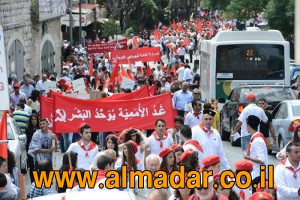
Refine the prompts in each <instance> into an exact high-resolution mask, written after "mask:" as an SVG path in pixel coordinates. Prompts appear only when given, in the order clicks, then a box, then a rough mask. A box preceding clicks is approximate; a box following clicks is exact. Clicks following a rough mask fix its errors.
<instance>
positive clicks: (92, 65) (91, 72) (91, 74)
mask: <svg viewBox="0 0 300 200" xmlns="http://www.w3.org/2000/svg"><path fill="white" fill-rule="evenodd" d="M93 72H94V57H93V55H91V58H90V68H89V75H90V76H93Z"/></svg>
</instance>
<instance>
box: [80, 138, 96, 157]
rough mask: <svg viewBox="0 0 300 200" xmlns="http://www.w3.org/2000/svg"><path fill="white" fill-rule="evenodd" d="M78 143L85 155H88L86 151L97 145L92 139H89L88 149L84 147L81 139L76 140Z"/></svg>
mask: <svg viewBox="0 0 300 200" xmlns="http://www.w3.org/2000/svg"><path fill="white" fill-rule="evenodd" d="M78 145H79V146H80V147H81V148H82V149H83V150H84V151H85V157H89V154H88V152H89V151H90V150H92V149H94V148H96V147H97V145H96V144H95V143H94V142H93V141H90V147H89V149H86V148H85V146H84V144H83V142H82V141H81V140H79V141H78Z"/></svg>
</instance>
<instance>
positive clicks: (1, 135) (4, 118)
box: [0, 110, 7, 159]
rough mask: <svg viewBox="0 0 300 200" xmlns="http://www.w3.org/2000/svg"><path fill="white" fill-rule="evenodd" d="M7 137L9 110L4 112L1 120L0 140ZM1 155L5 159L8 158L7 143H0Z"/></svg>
mask: <svg viewBox="0 0 300 200" xmlns="http://www.w3.org/2000/svg"><path fill="white" fill-rule="evenodd" d="M6 139H7V111H6V110H5V111H4V112H3V113H2V118H1V122H0V141H1V140H6ZM0 156H1V157H2V158H4V159H6V158H7V144H0Z"/></svg>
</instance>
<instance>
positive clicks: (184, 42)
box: [181, 40, 190, 46]
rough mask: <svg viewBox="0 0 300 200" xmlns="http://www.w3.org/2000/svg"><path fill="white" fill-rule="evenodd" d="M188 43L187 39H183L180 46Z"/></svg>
mask: <svg viewBox="0 0 300 200" xmlns="http://www.w3.org/2000/svg"><path fill="white" fill-rule="evenodd" d="M189 44H190V42H189V41H188V40H183V41H182V43H181V45H182V46H187V45H189Z"/></svg>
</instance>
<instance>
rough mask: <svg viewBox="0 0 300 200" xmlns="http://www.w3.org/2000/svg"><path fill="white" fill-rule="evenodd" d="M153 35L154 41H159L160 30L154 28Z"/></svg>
mask: <svg viewBox="0 0 300 200" xmlns="http://www.w3.org/2000/svg"><path fill="white" fill-rule="evenodd" d="M153 35H154V37H155V39H156V41H160V32H159V31H158V30H157V29H155V30H154V32H153Z"/></svg>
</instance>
